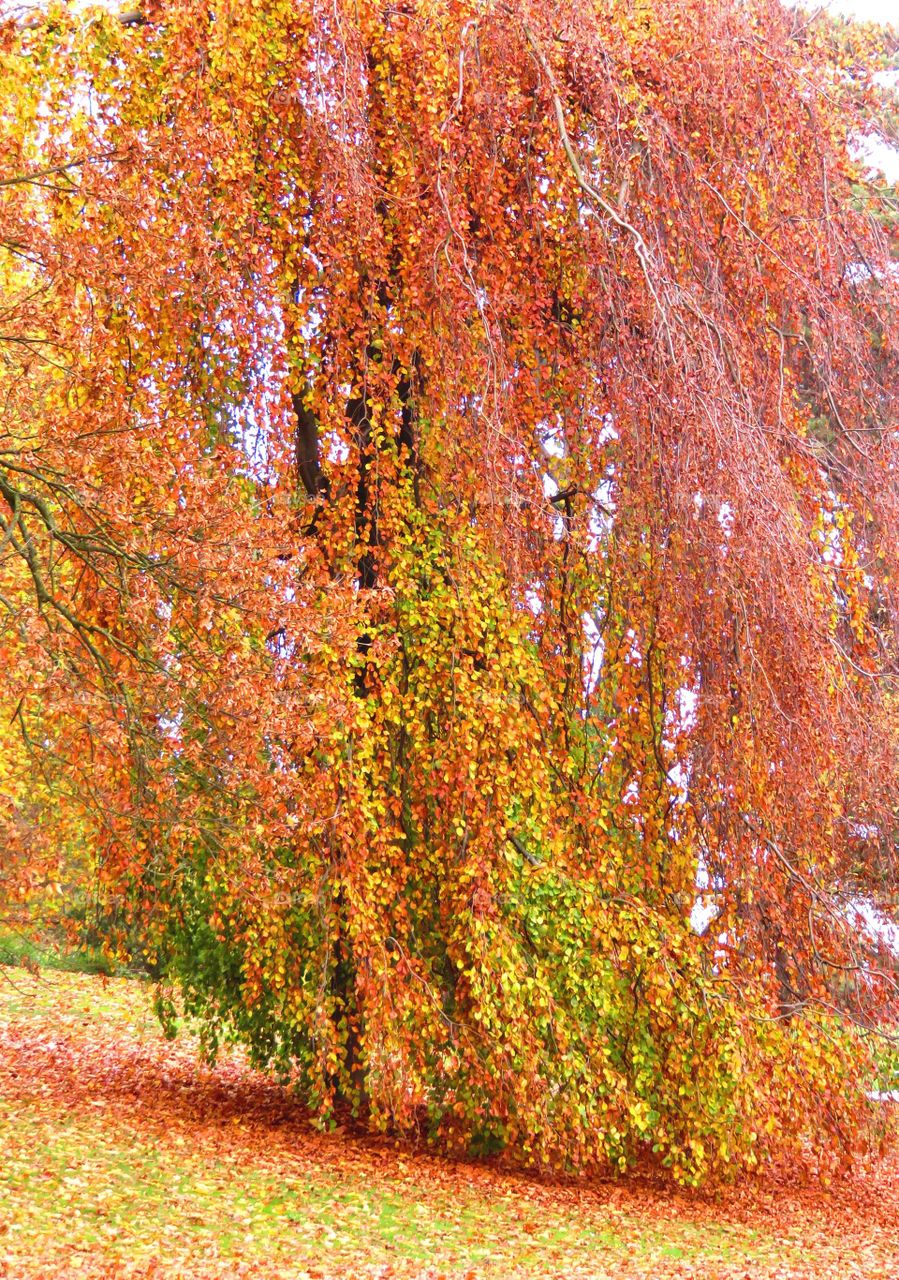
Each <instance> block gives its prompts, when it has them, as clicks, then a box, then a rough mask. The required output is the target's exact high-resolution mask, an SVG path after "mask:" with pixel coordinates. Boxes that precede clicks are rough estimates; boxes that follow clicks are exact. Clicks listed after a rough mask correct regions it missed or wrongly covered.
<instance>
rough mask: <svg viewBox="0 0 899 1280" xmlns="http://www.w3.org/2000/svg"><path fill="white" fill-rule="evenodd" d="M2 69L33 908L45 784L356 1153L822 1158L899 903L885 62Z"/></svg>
mask: <svg viewBox="0 0 899 1280" xmlns="http://www.w3.org/2000/svg"><path fill="white" fill-rule="evenodd" d="M2 47H3V61H2V64H0V77H2V79H0V113H2V114H0V148H2V156H3V161H2V173H3V177H2V183H3V185H2V187H0V246H2V261H0V271H2V273H3V287H4V319H3V324H2V329H3V332H2V335H0V361H2V364H0V378H2V399H3V406H4V410H3V422H2V427H0V430H2V433H3V436H2V440H3V444H2V453H0V497H2V499H3V503H4V504H5V505H4V510H3V516H2V520H3V526H2V528H0V545H2V553H0V554H2V558H0V588H2V589H0V595H2V602H3V606H4V621H3V632H2V639H0V645H2V652H3V655H4V659H5V662H4V668H5V672H6V674H5V677H4V683H3V703H4V708H3V719H4V721H9V722H10V724H11V726H15V728H16V731H17V734H18V738H19V741H21V742H22V743H24V744H25V746H27V748H28V749H27V750H24V749H21V750H19V754H18V755H16V754H10V756H8V757H7V758H8V760H9V761H10V763H9V764H8V766H7V769H8V771H9V773H10V774H11V775H12V778H13V782H14V783H15V787H18V788H19V791H18V793H15V787H14V786H13V785H12V784H11V786H10V794H11V795H15V794H18V796H19V802H18V804H15V803H13V804H11V806H10V808H9V818H10V820H9V824H8V828H9V841H8V848H9V850H10V853H9V855H8V864H9V865H8V867H7V871H8V875H7V879H8V881H9V884H10V887H11V888H12V886H13V885H15V886H19V887H21V885H22V883H23V882H27V883H28V884H29V885H33V882H34V878H35V874H36V873H35V868H36V867H37V866H38V865H40V859H41V857H42V849H43V847H44V845H43V842H42V840H41V839H40V838H39V837H40V834H41V832H40V831H39V830H38V827H39V826H41V824H39V823H27V822H25V821H24V819H23V810H22V801H21V797H22V794H23V790H22V788H23V787H24V786H25V784H24V783H23V782H21V781H17V780H16V779H18V778H19V777H22V778H24V776H25V775H24V773H21V774H20V771H19V768H18V766H19V762H20V759H21V763H22V768H23V769H24V768H25V765H26V763H27V765H28V767H29V768H31V767H32V766H33V765H34V764H35V763H36V765H37V767H39V768H40V770H42V775H41V776H42V786H44V787H45V788H46V789H47V792H48V794H50V795H53V796H54V797H55V801H54V803H56V804H57V805H59V804H60V803H61V801H60V796H63V797H64V800H65V809H66V813H67V814H68V815H69V818H68V820H69V821H71V822H72V823H73V824H75V826H76V827H77V829H78V830H85V829H87V830H89V832H90V841H91V844H92V847H93V848H94V849H95V850H96V853H97V861H98V867H97V872H98V876H99V881H100V883H101V885H102V886H103V889H104V892H105V893H106V895H107V896H108V898H111V899H114V900H115V901H116V903H117V910H119V911H121V910H123V904H124V910H125V911H126V913H127V915H128V919H129V921H130V923H129V926H128V927H129V928H130V929H132V930H134V929H135V928H139V930H140V931H141V933H142V936H144V937H145V938H148V939H149V946H150V947H151V950H152V952H153V955H152V957H151V960H152V963H154V964H155V965H158V966H159V967H160V968H161V969H162V970H163V971H164V972H165V973H166V974H167V975H168V976H169V978H170V979H172V980H177V982H178V983H179V984H180V985H181V987H182V989H183V991H184V993H185V997H186V999H187V1002H188V1005H189V1006H190V1007H191V1008H193V1010H194V1011H195V1012H198V1013H200V1014H201V1015H202V1016H203V1018H204V1019H205V1023H206V1033H207V1036H208V1039H209V1043H210V1046H212V1045H213V1044H214V1042H215V1040H216V1038H217V1037H218V1036H219V1035H220V1034H221V1033H222V1032H223V1031H225V1030H227V1029H228V1028H233V1029H236V1030H237V1032H238V1033H239V1034H240V1035H241V1036H242V1037H243V1038H244V1039H245V1040H246V1042H247V1043H248V1044H249V1045H250V1046H251V1048H252V1050H253V1052H254V1054H255V1055H256V1057H257V1058H258V1060H260V1061H262V1062H266V1063H270V1064H272V1065H273V1066H274V1067H276V1068H277V1069H278V1070H280V1071H282V1072H283V1073H284V1074H285V1075H287V1076H289V1077H290V1078H292V1079H294V1080H296V1082H297V1083H298V1085H299V1086H300V1087H301V1088H302V1089H303V1091H304V1093H305V1094H306V1096H307V1097H308V1098H309V1099H310V1100H311V1101H312V1102H313V1104H314V1105H315V1106H316V1107H317V1108H318V1109H319V1110H320V1111H321V1113H322V1114H323V1115H325V1116H327V1115H328V1114H330V1113H331V1111H332V1109H333V1108H334V1106H335V1104H337V1103H339V1102H343V1103H348V1104H349V1105H351V1106H352V1107H353V1108H354V1109H356V1110H357V1111H359V1112H362V1113H364V1114H365V1115H366V1116H367V1117H368V1119H369V1120H370V1122H371V1123H374V1124H381V1125H385V1126H393V1127H396V1128H399V1129H404V1130H417V1131H421V1132H424V1133H427V1134H428V1135H429V1136H431V1137H433V1138H435V1139H437V1140H439V1141H441V1142H443V1143H444V1144H447V1145H450V1146H459V1147H467V1148H474V1149H482V1150H484V1149H495V1148H496V1147H508V1148H510V1149H512V1150H513V1151H514V1152H516V1153H517V1154H518V1155H519V1156H520V1157H523V1158H524V1159H526V1160H529V1161H533V1162H537V1163H541V1164H550V1165H554V1166H557V1167H569V1168H570V1167H574V1168H590V1167H597V1166H602V1165H605V1164H607V1163H611V1164H612V1165H613V1166H616V1167H621V1168H624V1167H627V1165H628V1164H629V1163H631V1162H632V1161H634V1160H635V1159H637V1158H638V1157H639V1156H640V1155H641V1153H645V1152H647V1151H650V1150H651V1151H652V1152H655V1153H656V1154H657V1156H658V1157H659V1158H660V1159H661V1160H663V1161H664V1162H665V1163H666V1164H667V1165H669V1166H671V1167H672V1168H673V1170H674V1171H675V1174H676V1175H677V1176H678V1177H680V1178H682V1179H686V1180H698V1179H700V1178H702V1177H704V1176H706V1175H707V1174H708V1173H709V1172H711V1171H714V1170H716V1169H720V1168H723V1167H725V1166H731V1167H752V1166H754V1165H756V1164H757V1163H758V1162H759V1160H762V1159H766V1158H768V1157H769V1156H771V1155H776V1154H781V1153H783V1152H785V1151H790V1152H806V1153H808V1152H809V1151H814V1152H815V1153H818V1154H821V1155H825V1154H826V1153H827V1152H828V1151H836V1152H841V1153H843V1154H845V1153H846V1152H847V1150H848V1149H849V1147H850V1146H851V1145H852V1143H853V1142H854V1141H855V1140H856V1139H858V1140H861V1139H862V1138H863V1137H864V1133H865V1117H866V1106H867V1104H866V1102H865V1098H864V1092H863V1085H864V1080H865V1073H866V1071H867V1070H868V1069H869V1062H868V1058H867V1053H866V1050H865V1049H864V1046H863V1043H862V1041H861V1039H860V1038H859V1037H858V1035H857V1034H855V1032H854V1031H852V1030H851V1029H849V1026H848V1020H849V1019H854V1020H855V1021H856V1022H857V1023H860V1024H862V1025H866V1024H867V1022H868V1021H870V1020H874V1019H877V1020H879V1019H881V1018H882V1017H883V1016H884V1012H885V1010H886V1011H887V1012H888V1011H889V1001H890V998H891V996H892V994H893V991H894V987H895V983H894V978H893V976H892V973H891V971H890V968H889V966H888V965H887V964H886V963H885V957H884V956H883V954H882V949H881V948H879V947H878V944H877V942H876V940H875V939H874V938H872V937H868V936H867V935H866V934H865V933H864V932H861V931H860V930H859V928H858V924H857V920H856V919H855V918H854V917H853V915H852V912H851V910H849V904H851V903H852V902H854V901H855V900H856V899H858V898H860V897H868V896H876V897H877V898H878V899H885V898H887V897H888V895H889V893H890V892H891V891H892V889H893V888H894V887H895V867H894V863H893V857H892V849H893V841H894V827H895V818H894V808H895V794H896V790H895V787H896V763H897V761H896V748H897V732H896V731H897V725H896V703H895V692H896V691H895V681H894V677H893V673H894V671H895V663H896V656H897V653H896V635H895V623H896V619H897V610H896V605H897V599H896V582H897V576H896V570H897V564H896V560H897V551H899V537H897V535H899V509H897V488H896V482H895V467H896V463H897V460H899V458H897V454H899V449H897V438H896V431H895V403H896V401H895V396H896V389H897V378H896V375H897V364H896V355H897V350H896V338H897V329H896V301H897V296H896V295H897V288H899V278H897V275H896V272H895V270H894V268H893V265H892V264H891V261H890V241H889V231H888V229H886V230H885V229H884V226H883V225H882V223H881V222H879V221H878V219H877V218H876V217H875V214H876V212H877V209H876V207H875V195H874V194H871V196H870V198H868V197H867V196H866V192H869V191H870V190H871V188H870V186H869V184H867V183H866V182H864V181H863V180H862V179H863V173H862V170H861V169H860V167H859V164H860V162H858V161H857V160H854V159H853V154H854V151H853V147H852V140H853V135H854V132H855V131H858V130H859V129H860V128H862V127H864V128H870V127H871V125H870V119H871V112H872V111H873V110H874V109H875V106H876V96H877V89H876V85H875V81H874V75H875V72H877V71H878V70H879V69H880V68H881V67H882V66H883V65H884V59H885V58H886V57H887V56H888V54H889V53H890V50H891V46H889V45H888V44H886V43H884V40H883V39H882V38H881V37H878V35H877V33H872V32H857V33H855V34H852V35H850V36H847V35H846V33H841V34H840V38H839V39H838V38H837V36H836V34H835V33H834V31H833V30H832V29H831V28H830V27H829V26H828V25H827V23H826V22H825V21H824V20H823V19H820V18H819V19H816V20H813V19H810V18H809V17H808V16H807V15H803V14H801V13H800V12H798V11H795V10H793V9H786V8H782V7H781V5H780V4H778V3H774V2H773V0H748V2H742V0H596V2H595V3H594V4H592V5H585V4H583V3H582V2H581V0H571V2H570V3H568V2H567V0H563V2H562V3H561V4H554V5H552V6H549V5H543V6H537V5H533V6H529V5H526V4H524V3H519V2H518V0H510V2H509V3H502V4H499V3H498V4H485V3H482V2H478V0H432V2H429V3H411V2H410V3H408V4H406V3H401V4H397V5H382V4H380V3H376V2H375V0H372V2H369V0H363V2H362V3H355V4H345V3H343V0H336V3H332V4H328V5H320V4H318V3H317V2H316V0H255V2H251V0H243V2H242V3H230V4H229V3H227V2H226V0H222V3H212V4H209V3H203V4H199V3H188V2H187V0H160V2H159V3H152V4H149V3H148V4H147V5H146V7H145V9H144V10H143V12H142V13H140V14H138V13H134V14H129V15H126V16H125V17H123V18H116V17H115V16H112V15H110V14H108V13H105V12H102V11H98V10H90V11H83V10H80V11H78V12H76V13H69V12H68V11H66V10H63V9H56V8H54V9H51V10H49V11H48V12H47V13H46V15H42V16H41V17H40V18H38V19H35V18H32V19H30V20H28V21H22V20H19V21H12V22H9V23H8V24H7V25H6V27H4V28H3V46H2ZM892 52H893V53H894V52H895V48H894V47H893V48H892ZM866 121H867V123H864V122H866ZM7 707H8V711H7ZM46 829H47V824H46V823H44V824H43V826H42V827H41V831H44V832H46ZM48 856H50V859H51V862H52V849H51V850H50V851H49V854H48ZM23 878H24V880H23ZM698 892H699V893H701V894H702V895H703V896H704V899H705V903H706V905H707V907H708V910H709V913H711V912H714V913H715V920H714V924H713V925H712V926H711V928H710V929H708V930H706V932H705V933H703V934H699V933H698V932H697V931H696V929H695V928H694V926H693V924H691V912H693V910H694V907H695V904H696V900H697V893H698ZM161 1009H162V1012H163V1014H164V1013H165V1000H164V998H163V999H162V1000H161Z"/></svg>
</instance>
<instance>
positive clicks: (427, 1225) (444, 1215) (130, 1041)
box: [0, 968, 899, 1280]
mask: <svg viewBox="0 0 899 1280" xmlns="http://www.w3.org/2000/svg"><path fill="white" fill-rule="evenodd" d="M56 1276H58V1277H62V1276H65V1277H78V1276H84V1277H98V1278H99V1277H104V1278H105V1280H119V1278H120V1277H122V1278H124V1277H135V1278H136V1277H141V1278H149V1277H154V1278H155V1280H174V1277H185V1278H188V1277H189V1278H190V1280H193V1278H195V1277H196V1278H199V1277H206V1278H209V1280H212V1278H213V1277H216V1278H221V1280H225V1278H226V1277H227V1278H228V1280H230V1278H231V1277H265V1278H267V1280H281V1278H282V1277H296V1278H297V1280H300V1278H302V1277H322V1278H327V1280H331V1278H333V1280H337V1278H340V1280H345V1278H346V1280H349V1278H351V1277H359V1278H360V1280H361V1278H363V1277H364V1278H365V1280H374V1278H375V1277H382V1278H384V1277H405V1278H408V1280H411V1278H413V1277H417V1278H419V1280H437V1277H446V1280H450V1278H453V1280H463V1278H465V1280H500V1278H502V1280H505V1278H506V1277H546V1278H549V1277H559V1278H562V1277H564V1278H565V1280H577V1278H584V1277H590V1278H591V1280H593V1278H596V1280H600V1278H601V1277H652V1278H653V1280H655V1278H657V1277H658V1278H663V1277H687V1276H694V1277H697V1278H699V1277H701V1278H702V1280H714V1278H715V1277H718V1278H722V1280H725V1278H726V1280H736V1278H737V1277H739V1278H740V1280H744V1278H746V1277H751V1278H752V1280H755V1278H756V1277H770V1278H773V1277H794V1276H795V1277H800V1276H803V1277H812V1276H814V1277H827V1276H833V1277H839V1278H840V1280H850V1278H851V1277H862V1276H863V1277H871V1278H872V1280H873V1278H874V1277H876V1280H893V1278H895V1280H899V1157H897V1156H896V1155H895V1154H894V1155H888V1156H886V1157H884V1158H882V1159H881V1160H880V1161H879V1162H878V1163H877V1164H876V1165H875V1166H874V1167H872V1168H868V1169H866V1170H860V1171H859V1172H857V1173H855V1174H853V1175H852V1176H851V1177H849V1178H847V1179H844V1180H842V1181H840V1182H838V1183H835V1184H833V1185H831V1186H830V1187H822V1186H820V1185H816V1184H814V1183H808V1182H806V1183H805V1184H803V1183H802V1182H800V1181H797V1182H790V1181H784V1180H783V1179H781V1180H780V1181H779V1182H774V1181H772V1180H770V1179H768V1180H754V1181H752V1182H750V1183H748V1184H746V1183H744V1184H741V1185H740V1186H739V1187H736V1188H730V1189H728V1190H726V1191H719V1192H717V1193H706V1194H704V1195H699V1194H696V1193H687V1192H678V1191H674V1190H671V1189H670V1188H667V1189H666V1188H665V1187H663V1186H661V1185H659V1184H654V1183H651V1182H649V1181H645V1180H644V1181H641V1180H634V1179H628V1180H624V1181H608V1182H592V1183H589V1184H580V1185H558V1184H548V1183H546V1182H545V1181H540V1180H537V1179H534V1178H528V1177H523V1176H521V1175H514V1174H512V1173H509V1172H503V1171H502V1170H500V1169H497V1168H493V1167H489V1166H485V1165H478V1164H470V1163H467V1164H466V1163H453V1162H449V1161H444V1160H440V1159H437V1158H436V1157H434V1156H431V1155H427V1154H425V1153H421V1152H415V1151H413V1150H411V1149H407V1148H404V1147H397V1146H395V1145H394V1144H392V1143H389V1142H387V1141H384V1140H381V1141H378V1140H373V1139H360V1138H357V1137H353V1136H351V1135H348V1134H346V1133H340V1132H338V1133H333V1134H327V1135H325V1134H320V1133H318V1132H316V1131H315V1130H314V1129H313V1128H312V1127H311V1126H310V1125H309V1124H308V1122H307V1121H306V1120H305V1118H304V1117H303V1115H302V1113H301V1112H300V1111H299V1110H298V1109H297V1107H296V1106H294V1105H292V1104H291V1101H290V1099H289V1098H288V1097H287V1096H286V1095H285V1094H284V1093H283V1092H282V1091H281V1090H280V1089H279V1088H278V1087H277V1086H276V1085H275V1084H273V1083H272V1082H270V1081H268V1080H266V1079H265V1078H264V1077H262V1076H260V1075H258V1074H257V1073H254V1072H252V1071H250V1070H249V1069H248V1068H247V1067H246V1066H245V1064H243V1063H242V1061H241V1059H240V1056H239V1055H238V1054H236V1053H229V1054H227V1055H225V1056H224V1057H223V1058H222V1060H221V1061H220V1062H219V1063H218V1065H217V1066H216V1067H215V1068H214V1069H210V1068H208V1067H204V1066H202V1065H201V1064H199V1062H198V1059H197V1054H196V1044H195V1042H194V1041H192V1040H191V1039H190V1037H185V1038H180V1039H179V1040H178V1041H176V1042H175V1043H174V1044H172V1043H168V1042H167V1041H165V1040H164V1039H163V1038H162V1036H161V1034H160V1032H159V1030H158V1027H157V1026H156V1024H155V1021H154V1019H153V1016H152V1014H151V1013H150V1010H149V1001H148V995H147V992H146V991H145V990H144V989H143V988H142V987H141V986H140V984H139V983H137V982H134V981H129V980H125V979H105V978H103V977H99V976H88V975H84V974H70V973H58V972H50V971H47V972H41V973H39V974H37V975H34V974H29V973H28V972H26V971H25V970H23V969H11V968H6V969H0V1277H10V1278H12V1277H22V1278H23V1280H25V1278H27V1280H37V1278H38V1277H40V1278H43V1277H56Z"/></svg>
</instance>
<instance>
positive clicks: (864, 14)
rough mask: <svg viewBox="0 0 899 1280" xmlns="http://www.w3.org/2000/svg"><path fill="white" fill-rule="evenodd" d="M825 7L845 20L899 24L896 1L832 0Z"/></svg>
mask: <svg viewBox="0 0 899 1280" xmlns="http://www.w3.org/2000/svg"><path fill="white" fill-rule="evenodd" d="M811 7H812V6H809V8H811ZM823 7H824V8H826V9H829V10H830V12H831V13H835V14H838V15H839V16H841V17H843V18H855V19H857V20H858V21H859V22H891V23H893V24H896V23H899V9H897V5H896V0H830V3H829V4H827V5H825V6H823Z"/></svg>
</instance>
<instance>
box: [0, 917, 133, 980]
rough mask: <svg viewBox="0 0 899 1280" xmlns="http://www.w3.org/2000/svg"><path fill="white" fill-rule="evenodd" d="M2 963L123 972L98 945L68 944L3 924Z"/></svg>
mask: <svg viewBox="0 0 899 1280" xmlns="http://www.w3.org/2000/svg"><path fill="white" fill-rule="evenodd" d="M0 965H13V966H18V967H21V968H24V969H35V968H37V969H59V970H61V971H62V972H64V973H93V974H97V973H102V974H106V975H107V977H111V976H112V975H113V974H115V973H118V972H120V970H119V968H118V967H117V966H116V965H115V963H114V962H113V961H112V960H110V959H109V957H108V956H105V955H104V954H103V952H102V951H100V950H99V949H98V948H97V947H90V946H75V947H72V946H66V945H64V944H63V943H61V942H60V941H59V940H58V939H55V938H40V937H35V936H31V935H25V934H23V933H19V932H18V931H16V930H15V929H9V928H4V927H2V926H0Z"/></svg>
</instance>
